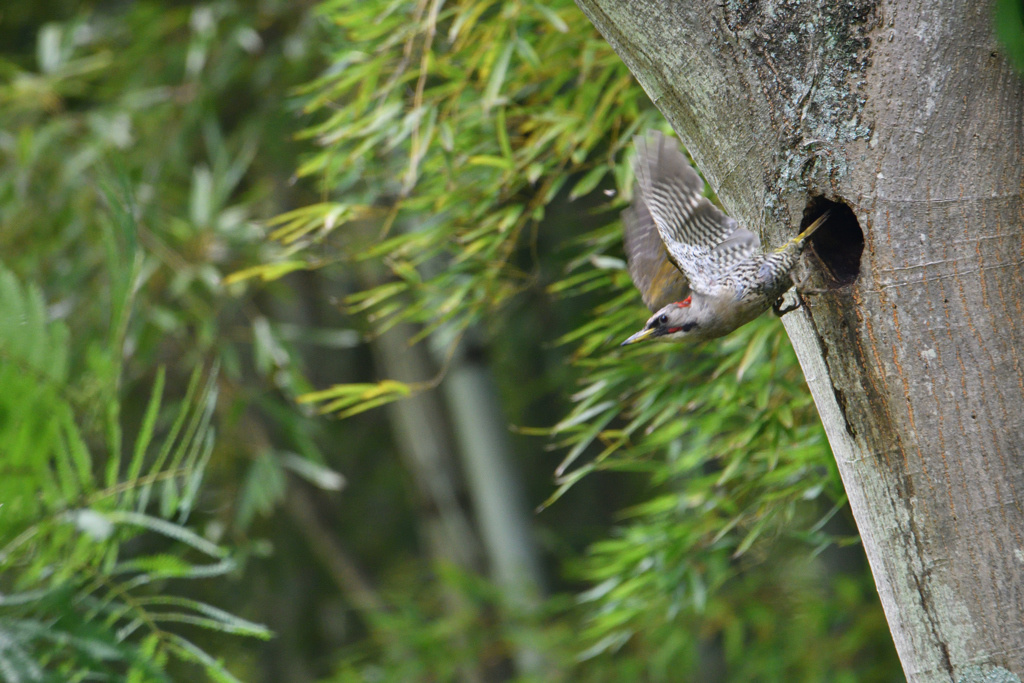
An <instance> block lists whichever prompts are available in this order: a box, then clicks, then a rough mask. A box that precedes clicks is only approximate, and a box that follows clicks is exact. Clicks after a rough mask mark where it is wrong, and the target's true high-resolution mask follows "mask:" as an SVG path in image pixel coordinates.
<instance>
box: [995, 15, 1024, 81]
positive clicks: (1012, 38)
mask: <svg viewBox="0 0 1024 683" xmlns="http://www.w3.org/2000/svg"><path fill="white" fill-rule="evenodd" d="M992 23H993V25H994V26H995V30H996V37H997V38H998V39H999V42H1000V43H1002V47H1003V50H1005V52H1006V55H1007V57H1009V58H1010V62H1012V63H1013V65H1014V67H1016V69H1017V71H1018V72H1020V73H1021V74H1024V2H1020V0H996V2H995V3H994V4H993V7H992Z"/></svg>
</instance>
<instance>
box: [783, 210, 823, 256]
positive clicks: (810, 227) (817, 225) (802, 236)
mask: <svg viewBox="0 0 1024 683" xmlns="http://www.w3.org/2000/svg"><path fill="white" fill-rule="evenodd" d="M830 213H832V209H829V210H828V211H826V212H825V213H823V214H821V215H820V216H818V217H817V218H816V219H814V222H813V223H811V224H810V225H808V226H807V229H806V230H804V231H803V232H802V233H800V234H799V235H797V236H796V237H794V238H793V239H791V240H790V241H789V242H787V243H786V244H785V245H783V247H782V249H779V251H782V250H783V249H785V248H786V247H788V246H790V245H793V244H798V243H800V242H803V241H804V240H806V239H807V238H808V237H810V236H811V235H812V234H814V231H815V230H817V229H818V228H820V227H821V225H822V223H824V222H825V220H826V219H827V218H828V216H829V214H830Z"/></svg>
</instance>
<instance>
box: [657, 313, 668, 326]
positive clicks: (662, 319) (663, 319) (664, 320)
mask: <svg viewBox="0 0 1024 683" xmlns="http://www.w3.org/2000/svg"><path fill="white" fill-rule="evenodd" d="M667 322H668V316H667V315H663V316H661V317H659V318H658V324H659V325H664V324H665V323H667Z"/></svg>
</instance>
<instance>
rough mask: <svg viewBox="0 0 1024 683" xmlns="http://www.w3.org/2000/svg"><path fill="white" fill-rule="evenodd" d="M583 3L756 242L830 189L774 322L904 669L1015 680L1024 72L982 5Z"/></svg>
mask: <svg viewBox="0 0 1024 683" xmlns="http://www.w3.org/2000/svg"><path fill="white" fill-rule="evenodd" d="M577 2H578V4H579V5H580V7H581V8H582V9H583V11H584V12H585V13H586V14H587V15H588V16H589V17H590V19H591V20H592V21H593V22H594V24H595V25H596V26H597V28H598V29H599V30H600V31H601V32H602V33H603V35H604V36H605V38H606V39H607V40H608V41H609V43H611V45H612V46H613V47H614V49H615V50H616V51H617V52H618V53H619V55H620V56H621V57H622V58H623V60H624V61H625V62H626V64H627V65H628V66H629V68H630V69H631V70H632V72H633V73H634V74H635V75H636V77H637V79H638V80H639V81H640V83H641V84H642V85H643V87H644V89H645V90H646V91H647V93H648V94H649V95H650V97H651V99H652V100H653V101H654V103H655V104H656V105H657V106H658V108H659V109H660V110H661V111H662V112H663V113H664V114H665V116H666V118H667V119H668V120H669V121H670V122H671V124H672V125H673V127H674V128H675V130H676V131H677V132H678V133H679V135H680V137H681V138H682V140H683V141H684V143H685V144H686V146H687V148H688V150H689V151H690V152H691V154H692V155H693V157H694V160H695V161H696V163H697V166H698V167H699V168H700V169H701V171H703V172H704V174H705V177H706V178H707V179H708V181H709V182H710V183H711V185H712V186H713V187H714V188H715V189H716V191H717V192H718V194H719V196H720V197H721V198H722V201H723V203H724V204H725V206H726V207H727V208H728V209H729V210H730V213H731V214H732V215H734V216H735V217H737V218H738V219H740V221H741V223H745V224H746V225H748V226H749V227H751V228H752V229H755V230H757V229H760V233H761V235H762V241H763V242H764V243H765V244H766V245H770V246H774V245H778V244H780V243H781V242H782V241H783V240H784V239H785V238H787V237H790V236H792V235H793V234H794V232H795V231H796V230H797V228H798V224H801V223H802V224H804V225H806V224H807V223H808V222H809V220H810V219H811V218H812V217H813V216H814V215H817V214H819V213H821V211H822V210H823V209H824V208H825V207H826V206H829V205H832V206H836V205H838V207H836V208H838V209H839V211H837V212H836V214H835V215H836V216H837V217H836V218H835V219H830V221H829V223H827V224H826V225H825V227H824V228H823V229H822V230H821V231H819V233H818V234H817V235H816V239H815V240H814V241H813V243H812V247H813V249H812V250H811V251H812V252H813V254H812V255H811V257H810V259H809V262H810V263H811V265H812V268H813V272H814V275H813V276H812V279H811V283H810V284H809V286H810V287H825V288H827V289H829V290H830V291H829V293H827V294H824V295H820V296H813V297H812V296H807V297H805V302H806V304H807V305H806V306H805V307H804V308H803V309H801V310H800V311H799V312H797V313H793V314H790V315H788V316H786V318H785V323H786V328H787V330H788V332H789V335H790V338H791V339H792V341H793V345H794V347H795V348H796V350H797V354H798V356H799V358H800V362H801V364H802V365H803V368H804V372H805V375H806V377H807V381H808V384H809V385H810V388H811V392H812V393H813V395H814V399H815V401H816V403H817V406H818V410H819V412H820V414H821V417H822V420H823V422H824V424H825V428H826V431H827V432H828V436H829V441H830V442H831V445H832V449H833V452H834V453H835V456H836V459H837V462H838V464H839V470H840V473H841V475H842V477H843V482H844V484H845V486H846V490H847V492H848V494H849V498H850V505H851V507H852V509H853V512H854V515H855V517H856V519H857V523H858V526H859V528H860V532H861V537H862V539H863V543H864V548H865V551H866V553H867V556H868V559H869V561H870V563H871V568H872V571H873V572H874V576H875V581H876V584H877V586H878V591H879V594H880V596H881V600H882V605H883V607H884V609H885V613H886V616H887V618H888V621H889V625H890V628H891V630H892V634H893V638H894V640H895V643H896V647H897V650H898V652H899V655H900V659H901V662H902V664H903V668H904V671H905V673H906V675H907V679H908V680H909V681H912V682H915V683H916V682H925V681H928V682H931V681H953V682H964V683H972V682H974V681H983V680H984V681H989V680H991V681H1004V680H1005V681H1012V680H1019V678H1017V677H1016V676H1014V675H1013V674H1011V673H1010V672H1014V673H1015V674H1018V675H1019V674H1021V673H1022V672H1024V580H1022V579H1024V540H1022V536H1024V457H1022V456H1024V444H1022V440H1024V322H1022V321H1024V304H1022V300H1024V227H1022V224H1024V204H1022V191H1024V189H1022V188H1024V172H1022V169H1024V163H1022V161H1024V159H1022V142H1024V125H1022V120H1024V86H1022V82H1021V79H1020V78H1019V77H1018V76H1016V75H1015V74H1014V73H1013V71H1012V70H1011V68H1010V66H1009V64H1008V63H1007V61H1006V60H1005V59H1004V58H1003V56H1002V55H1001V54H1000V53H999V48H998V46H997V44H996V42H995V38H994V36H993V32H992V27H991V18H990V7H989V6H988V3H987V2H962V1H957V0H927V1H925V0H842V1H840V0H750V1H747V0H743V1H740V0H720V1H715V2H713V1H711V0H705V1H701V2H698V1H697V0H660V1H659V0H577ZM833 203H834V204H833ZM843 207H848V209H849V211H847V210H846V209H845V208H843Z"/></svg>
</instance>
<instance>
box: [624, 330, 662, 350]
mask: <svg viewBox="0 0 1024 683" xmlns="http://www.w3.org/2000/svg"><path fill="white" fill-rule="evenodd" d="M652 334H654V328H653V327H646V328H644V329H642V330H640V331H639V332H637V333H636V334H634V335H633V336H632V337H630V338H629V339H627V340H626V341H624V342H622V343H621V344H619V346H629V345H630V344H636V343H637V342H642V341H643V340H644V339H647V338H648V337H650V336H651V335H652Z"/></svg>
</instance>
